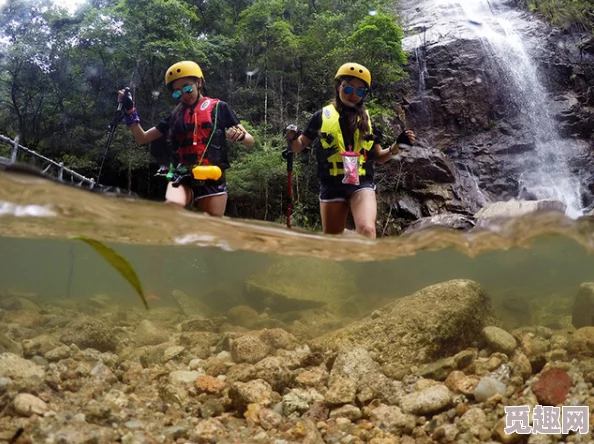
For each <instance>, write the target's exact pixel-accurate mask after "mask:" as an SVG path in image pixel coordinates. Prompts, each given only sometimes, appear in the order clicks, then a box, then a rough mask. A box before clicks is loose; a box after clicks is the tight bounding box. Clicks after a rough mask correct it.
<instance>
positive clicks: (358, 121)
mask: <svg viewBox="0 0 594 444" xmlns="http://www.w3.org/2000/svg"><path fill="white" fill-rule="evenodd" d="M355 78H356V77H351V76H344V77H339V78H338V79H336V81H335V82H334V92H335V96H334V99H333V100H332V104H333V105H334V107H335V108H336V111H338V113H339V114H340V115H346V116H347V122H348V130H349V131H350V132H351V133H352V134H355V130H356V129H357V128H358V129H359V138H360V139H361V140H365V141H370V140H373V139H374V135H373V134H372V132H371V130H370V127H369V119H368V116H367V112H366V108H365V102H364V101H363V99H361V100H360V101H359V103H357V104H356V105H355V112H354V113H344V111H345V109H347V108H350V107H347V106H345V105H344V104H343V103H342V100H340V85H341V84H342V82H343V81H345V80H347V81H348V80H352V79H355Z"/></svg>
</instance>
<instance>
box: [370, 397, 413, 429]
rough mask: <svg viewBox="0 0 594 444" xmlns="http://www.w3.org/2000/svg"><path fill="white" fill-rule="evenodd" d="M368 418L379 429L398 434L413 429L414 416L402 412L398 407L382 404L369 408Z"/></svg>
mask: <svg viewBox="0 0 594 444" xmlns="http://www.w3.org/2000/svg"><path fill="white" fill-rule="evenodd" d="M369 420H370V421H371V423H372V424H373V425H374V426H376V427H378V428H379V429H381V430H386V431H387V432H389V433H392V434H394V435H396V436H399V435H401V434H403V433H411V432H412V431H413V429H414V428H415V422H416V417H415V415H412V414H410V413H403V412H402V410H400V408H399V407H396V406H391V405H383V404H382V405H379V406H378V407H376V408H375V409H373V410H371V412H370V413H369Z"/></svg>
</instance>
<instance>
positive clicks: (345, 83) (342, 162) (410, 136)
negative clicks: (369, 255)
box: [285, 62, 415, 238]
mask: <svg viewBox="0 0 594 444" xmlns="http://www.w3.org/2000/svg"><path fill="white" fill-rule="evenodd" d="M334 80H335V82H334V99H333V100H332V102H331V103H330V104H328V105H327V106H325V107H324V108H323V109H321V110H319V111H317V112H316V113H314V115H313V116H312V117H311V119H310V120H309V122H308V124H307V126H306V128H305V130H304V131H303V132H301V131H299V130H298V129H296V126H295V125H289V126H288V127H287V128H286V129H285V139H287V140H288V141H289V142H290V143H291V144H290V147H291V150H292V151H293V152H301V151H303V149H305V148H306V147H307V146H308V145H309V144H310V143H311V142H312V141H314V140H316V141H317V142H316V146H315V147H316V158H317V163H318V177H319V179H320V195H319V200H320V215H321V218H322V229H323V231H324V233H325V234H342V233H343V232H344V229H345V228H346V222H347V216H348V211H349V209H350V211H351V213H352V215H353V219H354V222H355V227H356V230H357V232H358V233H359V234H361V235H363V236H367V237H370V238H375V237H376V228H375V224H376V218H377V201H376V196H375V190H376V185H375V183H374V181H373V175H374V170H373V164H374V163H385V162H386V161H388V160H390V159H391V158H392V157H393V155H394V154H396V153H397V152H398V146H399V145H400V144H406V145H412V144H413V143H414V142H415V134H414V133H413V132H412V131H404V132H402V133H401V134H400V136H399V137H398V139H397V141H396V142H395V143H394V144H393V145H391V146H390V147H389V148H385V149H384V148H382V139H383V137H382V135H381V134H380V132H379V131H378V130H377V129H376V128H375V126H374V125H372V123H371V118H370V117H369V113H368V112H367V110H366V108H365V97H366V96H367V94H368V93H369V90H370V88H371V73H370V72H369V70H368V69H367V68H366V67H365V66H363V65H360V64H358V63H353V62H349V63H345V64H343V65H341V66H340V67H339V68H338V71H336V74H335V76H334Z"/></svg>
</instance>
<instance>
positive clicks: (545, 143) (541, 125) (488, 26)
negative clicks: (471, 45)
mask: <svg viewBox="0 0 594 444" xmlns="http://www.w3.org/2000/svg"><path fill="white" fill-rule="evenodd" d="M441 1H442V2H446V3H449V6H450V7H451V8H454V9H456V8H457V9H458V10H461V11H460V12H461V14H460V15H459V17H461V18H464V20H466V21H467V23H469V24H470V25H471V26H472V28H474V31H475V32H476V34H477V35H478V37H480V39H481V41H482V42H484V44H485V45H484V46H485V48H486V49H487V50H489V52H490V53H491V54H492V55H493V56H494V57H495V60H496V61H497V63H498V65H499V66H500V68H501V70H502V72H503V73H504V75H505V80H506V81H505V82H504V84H507V85H508V88H509V89H510V90H509V93H510V97H511V98H512V100H513V102H514V105H515V106H517V107H518V108H519V110H520V113H521V115H522V116H523V118H524V124H525V125H526V128H527V129H528V131H529V132H530V133H531V134H529V136H530V137H531V138H532V140H533V143H534V146H535V148H536V149H535V151H531V152H527V153H525V154H524V155H522V156H521V157H520V158H519V159H518V161H519V162H521V165H522V171H523V172H522V174H521V175H520V177H519V180H518V181H519V188H520V190H522V192H523V193H525V194H528V195H531V196H532V197H534V198H537V199H555V200H559V201H561V202H563V203H565V204H566V205H567V211H566V214H567V215H568V216H569V217H574V218H575V217H579V216H581V215H582V204H581V197H580V196H581V193H580V183H579V180H578V178H577V177H574V176H573V175H572V174H571V171H570V168H569V165H568V154H569V153H570V152H571V148H572V145H573V141H571V140H563V139H562V138H561V137H560V136H559V134H558V132H557V130H556V127H555V120H554V118H553V115H552V113H551V112H550V105H549V101H551V98H550V97H549V96H548V94H547V91H546V90H545V89H544V87H543V85H542V84H541V83H540V81H539V79H538V73H537V70H536V66H535V64H534V62H533V60H532V59H531V58H530V56H529V55H528V53H527V52H526V48H525V45H524V43H523V41H522V36H521V35H519V34H518V33H516V32H514V29H513V26H512V23H511V22H510V21H508V20H507V19H505V18H504V17H503V16H502V15H501V14H498V10H497V8H496V7H494V6H493V4H492V3H491V2H489V1H488V0H441Z"/></svg>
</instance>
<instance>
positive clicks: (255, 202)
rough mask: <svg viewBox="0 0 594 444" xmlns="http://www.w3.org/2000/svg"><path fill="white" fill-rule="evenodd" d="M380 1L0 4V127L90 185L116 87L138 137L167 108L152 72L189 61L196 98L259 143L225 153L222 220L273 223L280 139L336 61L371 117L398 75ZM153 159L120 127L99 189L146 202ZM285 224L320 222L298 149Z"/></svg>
mask: <svg viewBox="0 0 594 444" xmlns="http://www.w3.org/2000/svg"><path fill="white" fill-rule="evenodd" d="M391 6H392V2H391V1H388V0H366V1H363V0H309V1H307V2H305V1H303V0H91V1H90V2H89V3H87V4H85V5H84V6H82V7H81V8H80V9H78V10H77V11H75V12H74V13H69V12H68V11H67V10H65V9H62V8H59V7H57V6H55V5H54V4H53V3H52V2H51V1H50V0H7V1H6V2H5V3H4V5H3V6H2V8H1V9H0V34H1V35H0V38H2V41H3V43H5V44H3V45H2V46H1V47H0V133H2V134H5V135H7V136H9V137H14V136H16V135H17V134H18V135H19V136H20V143H21V144H23V145H25V146H28V147H30V148H32V149H34V150H37V151H39V152H41V153H42V154H44V155H46V156H48V157H51V158H54V159H56V160H61V161H63V162H64V164H65V165H66V166H68V167H70V168H73V169H75V170H77V171H79V172H81V173H82V174H85V175H87V176H90V177H95V176H96V174H97V173H98V170H99V165H100V164H101V161H102V159H103V155H104V152H105V150H104V148H105V143H106V140H107V135H108V124H109V122H110V121H111V120H112V117H113V115H114V112H115V109H116V107H117V90H118V89H120V88H123V87H125V86H130V88H131V89H132V94H133V97H134V100H135V102H136V107H137V109H138V112H139V115H140V117H141V124H142V125H143V127H144V128H145V129H148V128H149V127H151V126H153V125H155V124H157V123H158V122H159V121H160V120H161V119H162V118H163V117H164V116H166V115H167V114H168V113H169V112H170V111H171V109H172V108H173V106H174V105H175V102H174V101H173V99H172V98H171V96H170V94H169V91H167V90H166V88H165V85H164V81H163V80H164V72H165V70H166V68H167V67H168V66H170V65H171V64H172V63H175V62H177V61H179V60H184V59H186V60H195V61H196V62H198V63H199V64H200V66H201V67H202V69H203V72H204V73H205V78H206V86H207V91H208V95H210V96H213V97H220V98H221V99H223V100H225V101H227V102H229V103H230V104H231V106H232V107H233V109H234V110H235V112H236V114H237V115H238V117H239V118H240V119H242V121H243V122H244V124H245V125H246V126H248V127H249V130H250V132H252V133H253V134H254V135H255V136H256V140H257V145H256V146H255V147H254V148H253V149H251V150H249V151H247V150H245V149H244V148H243V147H241V146H232V147H231V158H232V168H231V169H230V170H229V171H228V174H227V179H228V184H229V189H230V201H229V203H230V205H229V212H230V213H232V214H233V215H235V216H239V217H253V218H258V219H267V220H276V221H281V220H282V219H283V218H284V211H285V210H284V209H285V207H286V203H287V202H286V199H287V172H286V164H285V163H284V161H283V159H282V157H281V151H282V149H284V148H285V141H284V140H283V139H282V138H281V137H280V134H281V132H282V129H283V128H284V127H285V126H286V125H287V124H288V123H297V124H298V125H299V126H301V127H303V126H304V125H305V124H306V122H307V121H308V119H309V118H310V116H311V115H312V113H313V112H314V111H316V110H317V109H319V108H320V107H321V106H323V105H324V104H325V103H326V102H327V101H328V99H330V98H331V97H332V95H333V91H332V88H333V76H334V73H335V72H336V69H337V68H338V66H340V64H342V63H344V62H347V61H357V62H359V63H363V64H365V65H366V66H368V67H369V68H370V70H371V72H372V75H373V86H374V99H373V101H372V103H370V111H371V112H372V114H373V115H377V116H380V117H381V118H382V120H384V121H389V120H390V119H392V118H393V117H394V113H393V112H392V111H391V110H390V108H389V107H388V106H389V103H388V102H389V100H390V94H391V91H393V89H394V88H393V84H394V82H397V81H399V80H400V79H401V78H402V76H403V75H404V72H403V70H402V67H403V65H404V64H405V63H406V54H405V53H404V52H403V50H402V47H401V44H400V42H401V40H402V38H403V32H402V30H401V29H400V27H399V26H398V25H397V24H396V23H397V21H396V18H395V17H392V16H391V15H389V8H390V7H391ZM157 166H158V165H156V164H155V163H154V161H153V159H151V157H150V155H148V154H147V151H146V150H145V149H144V147H138V146H136V144H135V142H134V141H133V138H132V137H131V136H130V133H129V132H128V131H127V130H126V129H125V127H124V128H121V127H120V128H118V129H117V130H116V133H115V136H114V138H113V141H112V143H111V146H110V147H109V151H108V154H107V157H106V160H105V165H104V169H103V172H102V176H101V181H102V182H103V183H106V184H110V185H116V186H120V187H122V188H125V189H130V190H131V191H134V192H137V193H139V194H140V195H142V196H144V197H148V198H154V197H155V196H156V195H157V194H159V193H161V192H162V187H160V188H158V189H157V188H155V184H156V183H158V182H157V180H156V179H155V180H153V181H152V182H151V180H150V179H147V178H150V177H151V174H152V172H154V171H155V170H156V168H157ZM294 184H295V186H294V203H293V208H294V219H295V223H296V224H301V225H302V226H308V227H316V226H319V215H318V202H317V180H316V177H315V161H314V159H313V156H308V155H298V156H296V159H295V171H294Z"/></svg>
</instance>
